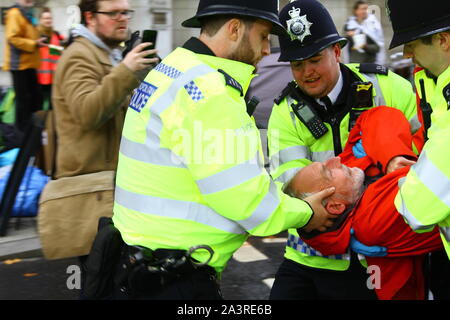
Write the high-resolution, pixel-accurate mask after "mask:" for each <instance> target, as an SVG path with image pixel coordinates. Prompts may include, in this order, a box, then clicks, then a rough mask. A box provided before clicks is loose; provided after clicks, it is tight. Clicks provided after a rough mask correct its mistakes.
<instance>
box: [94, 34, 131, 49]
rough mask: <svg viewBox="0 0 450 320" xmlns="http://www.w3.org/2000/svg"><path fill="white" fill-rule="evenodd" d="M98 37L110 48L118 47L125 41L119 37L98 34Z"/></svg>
mask: <svg viewBox="0 0 450 320" xmlns="http://www.w3.org/2000/svg"><path fill="white" fill-rule="evenodd" d="M98 37H99V38H100V39H101V40H102V41H103V43H104V44H106V45H107V46H108V47H110V48H117V47H118V46H119V45H120V44H121V43H122V42H123V41H125V40H119V39H111V38H106V37H103V36H101V35H98Z"/></svg>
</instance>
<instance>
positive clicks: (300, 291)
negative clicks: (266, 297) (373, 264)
mask: <svg viewBox="0 0 450 320" xmlns="http://www.w3.org/2000/svg"><path fill="white" fill-rule="evenodd" d="M368 277H369V274H367V273H366V269H365V268H364V267H363V266H361V264H360V262H359V261H358V260H357V259H356V258H355V257H353V258H352V261H351V263H350V267H349V269H347V270H346V271H331V270H325V269H319V268H310V267H307V266H304V265H301V264H299V263H296V262H293V261H291V260H288V259H284V261H283V262H282V264H281V265H280V268H279V269H278V272H277V274H276V276H275V282H274V284H273V287H272V290H271V292H270V300H316V299H320V300H376V299H377V297H376V294H375V292H374V290H370V289H368V288H367V285H366V282H367V279H368Z"/></svg>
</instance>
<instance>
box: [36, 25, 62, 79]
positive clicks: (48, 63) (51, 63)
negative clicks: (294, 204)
mask: <svg viewBox="0 0 450 320" xmlns="http://www.w3.org/2000/svg"><path fill="white" fill-rule="evenodd" d="M61 40H62V37H61V36H60V35H59V34H58V33H56V32H54V33H53V35H52V38H51V39H50V44H53V45H56V46H60V45H61ZM40 51H41V66H40V67H39V69H38V81H39V84H44V85H46V84H52V83H53V73H54V72H55V69H56V63H57V62H58V59H59V57H60V55H55V54H51V53H50V48H49V47H41V48H40Z"/></svg>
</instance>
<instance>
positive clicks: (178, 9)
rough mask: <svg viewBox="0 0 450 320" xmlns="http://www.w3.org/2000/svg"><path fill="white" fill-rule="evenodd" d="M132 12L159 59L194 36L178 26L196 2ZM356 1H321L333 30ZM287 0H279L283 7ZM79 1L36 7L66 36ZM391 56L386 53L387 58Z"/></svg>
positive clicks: (152, 1) (154, 1) (165, 0)
mask: <svg viewBox="0 0 450 320" xmlns="http://www.w3.org/2000/svg"><path fill="white" fill-rule="evenodd" d="M129 1H130V3H131V6H132V7H133V9H134V10H135V15H134V18H133V19H132V21H131V23H130V26H131V30H132V31H136V30H144V29H155V30H158V38H157V41H156V47H157V48H158V50H159V54H160V56H161V57H165V56H166V55H167V54H168V53H169V52H171V51H172V50H173V49H174V48H175V47H177V46H180V45H182V44H183V43H184V42H185V41H186V39H188V38H189V37H191V36H197V35H198V34H199V30H197V29H187V28H183V27H181V22H182V21H183V20H185V19H187V18H189V17H191V16H192V15H194V14H195V11H196V9H197V4H198V0H129ZM355 1H356V0H322V1H321V2H322V3H323V4H324V5H325V6H326V7H327V8H328V9H329V11H330V13H331V15H332V16H333V19H334V20H335V23H336V26H337V28H338V30H339V31H340V32H342V29H343V26H344V23H345V21H346V19H347V17H348V16H349V15H351V11H352V7H353V3H354V2H355ZM14 2H15V1H14V0H0V7H1V8H7V7H9V6H11V5H12V4H14ZM288 2H289V0H280V7H283V6H284V5H285V4H286V3H288ZM78 3H79V0H37V1H36V4H37V6H39V7H42V6H47V7H49V8H51V9H52V12H53V17H54V27H55V29H56V30H58V31H59V32H61V33H62V34H63V35H65V36H66V35H67V34H68V31H69V29H70V26H71V25H72V24H73V23H77V22H79V10H78V6H77V4H78ZM370 3H371V4H372V7H371V8H373V9H374V11H375V13H376V14H377V16H378V17H379V19H380V20H381V23H382V25H383V28H384V34H385V39H386V40H385V42H386V46H387V45H388V43H389V40H390V38H391V36H392V30H391V25H390V22H389V19H388V17H387V14H386V10H385V7H384V0H371V1H370ZM0 39H1V40H0V65H2V64H3V48H4V45H5V40H4V32H3V25H0ZM390 53H391V52H389V54H390ZM8 81H9V78H8V76H6V75H4V74H0V85H6V84H8Z"/></svg>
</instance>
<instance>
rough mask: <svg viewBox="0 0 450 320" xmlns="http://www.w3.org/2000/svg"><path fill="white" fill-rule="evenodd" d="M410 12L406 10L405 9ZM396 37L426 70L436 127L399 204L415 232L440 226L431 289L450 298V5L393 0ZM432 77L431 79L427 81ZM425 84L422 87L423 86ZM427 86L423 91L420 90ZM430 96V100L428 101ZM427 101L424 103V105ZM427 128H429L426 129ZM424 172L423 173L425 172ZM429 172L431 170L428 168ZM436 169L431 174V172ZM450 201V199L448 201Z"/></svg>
mask: <svg viewBox="0 0 450 320" xmlns="http://www.w3.org/2000/svg"><path fill="white" fill-rule="evenodd" d="M406 8H407V9H408V10H407V11H406V10H405V9H406ZM387 12H388V14H389V17H390V19H391V22H392V28H393V30H394V35H393V37H392V41H391V44H390V49H392V48H395V47H398V46H400V45H404V48H403V55H404V56H405V58H411V59H413V61H414V63H415V64H416V65H418V66H420V67H421V68H424V69H423V70H421V71H419V72H416V73H415V75H414V77H415V83H416V86H417V90H418V94H419V96H420V98H421V100H423V102H428V103H429V104H430V106H431V111H432V113H431V116H430V120H431V127H430V128H429V130H428V134H427V136H428V138H429V139H428V141H427V142H426V143H425V146H424V149H423V150H422V152H421V155H420V157H419V160H418V161H417V163H416V164H415V165H414V166H412V167H411V170H410V172H409V173H408V176H407V177H406V180H405V181H404V183H403V184H402V186H401V188H400V190H399V193H398V194H397V197H396V200H395V204H396V207H397V210H398V211H399V213H400V214H402V215H403V216H404V218H405V220H406V221H407V222H408V224H409V225H410V226H411V228H413V229H414V230H422V231H421V232H423V231H424V230H428V231H431V230H433V229H434V227H435V226H436V225H437V226H438V227H439V230H440V232H441V238H442V242H443V244H444V248H445V250H442V251H437V252H433V253H431V259H430V262H431V265H430V270H431V278H430V282H429V285H430V289H431V292H432V293H433V297H434V299H435V300H448V299H450V261H449V259H450V208H449V202H448V194H449V191H448V190H450V180H449V178H448V177H449V176H450V153H449V152H448V151H447V150H448V145H449V144H450V130H449V129H450V111H449V109H450V2H449V1H428V2H424V1H419V0H412V1H406V0H388V1H387ZM427 75H430V76H428V77H427ZM420 80H422V81H423V82H422V83H423V84H422V85H421V83H420V82H421V81H420ZM421 86H423V88H424V90H423V92H421V90H422V89H419V88H421ZM425 98H426V101H425ZM424 105H425V106H426V103H425V104H423V103H420V106H421V107H422V106H424ZM427 129H428V128H427V126H426V125H425V130H427ZM421 168H422V169H421ZM425 168H426V169H425ZM431 168H433V169H432V170H430V169H431ZM445 198H447V201H446V200H445Z"/></svg>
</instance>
